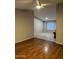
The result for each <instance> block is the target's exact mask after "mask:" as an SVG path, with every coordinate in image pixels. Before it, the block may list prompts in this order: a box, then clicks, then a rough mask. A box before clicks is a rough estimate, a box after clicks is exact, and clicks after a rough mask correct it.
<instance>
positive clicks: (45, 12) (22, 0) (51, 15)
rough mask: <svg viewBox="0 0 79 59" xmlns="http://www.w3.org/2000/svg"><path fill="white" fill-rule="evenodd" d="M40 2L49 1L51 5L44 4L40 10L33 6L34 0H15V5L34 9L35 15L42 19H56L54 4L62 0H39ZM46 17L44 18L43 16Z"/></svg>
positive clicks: (20, 7) (34, 4)
mask: <svg viewBox="0 0 79 59" xmlns="http://www.w3.org/2000/svg"><path fill="white" fill-rule="evenodd" d="M40 2H41V3H50V4H51V5H49V6H46V7H45V8H42V9H40V10H37V9H36V8H35V6H36V0H15V7H16V8H17V9H31V10H34V14H35V16H36V17H38V18H40V19H42V20H43V21H47V20H56V4H57V3H61V2H62V0H40ZM46 17H47V18H48V19H45V18H46Z"/></svg>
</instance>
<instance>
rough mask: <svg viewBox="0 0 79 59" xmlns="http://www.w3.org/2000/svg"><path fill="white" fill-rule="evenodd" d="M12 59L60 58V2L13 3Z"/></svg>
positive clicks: (22, 0) (27, 0)
mask: <svg viewBox="0 0 79 59" xmlns="http://www.w3.org/2000/svg"><path fill="white" fill-rule="evenodd" d="M15 59H63V0H15Z"/></svg>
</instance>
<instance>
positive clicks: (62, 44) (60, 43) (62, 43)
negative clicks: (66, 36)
mask: <svg viewBox="0 0 79 59" xmlns="http://www.w3.org/2000/svg"><path fill="white" fill-rule="evenodd" d="M55 43H57V44H61V45H63V43H60V42H56V41H55Z"/></svg>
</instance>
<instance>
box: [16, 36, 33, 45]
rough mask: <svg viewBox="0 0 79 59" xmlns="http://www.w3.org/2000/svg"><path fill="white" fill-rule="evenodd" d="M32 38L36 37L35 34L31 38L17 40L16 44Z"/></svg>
mask: <svg viewBox="0 0 79 59" xmlns="http://www.w3.org/2000/svg"><path fill="white" fill-rule="evenodd" d="M32 38H34V36H33V37H30V38H25V39H23V40H20V41H15V44H16V43H20V42H23V41H26V40H29V39H32Z"/></svg>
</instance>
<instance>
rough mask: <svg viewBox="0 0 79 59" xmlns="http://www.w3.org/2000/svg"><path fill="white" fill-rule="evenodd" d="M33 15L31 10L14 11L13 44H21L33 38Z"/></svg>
mask: <svg viewBox="0 0 79 59" xmlns="http://www.w3.org/2000/svg"><path fill="white" fill-rule="evenodd" d="M33 21H34V13H33V11H31V10H19V9H16V10H15V24H16V25H15V42H16V43H18V42H21V41H24V40H27V39H30V38H33V36H34V22H33Z"/></svg>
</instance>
